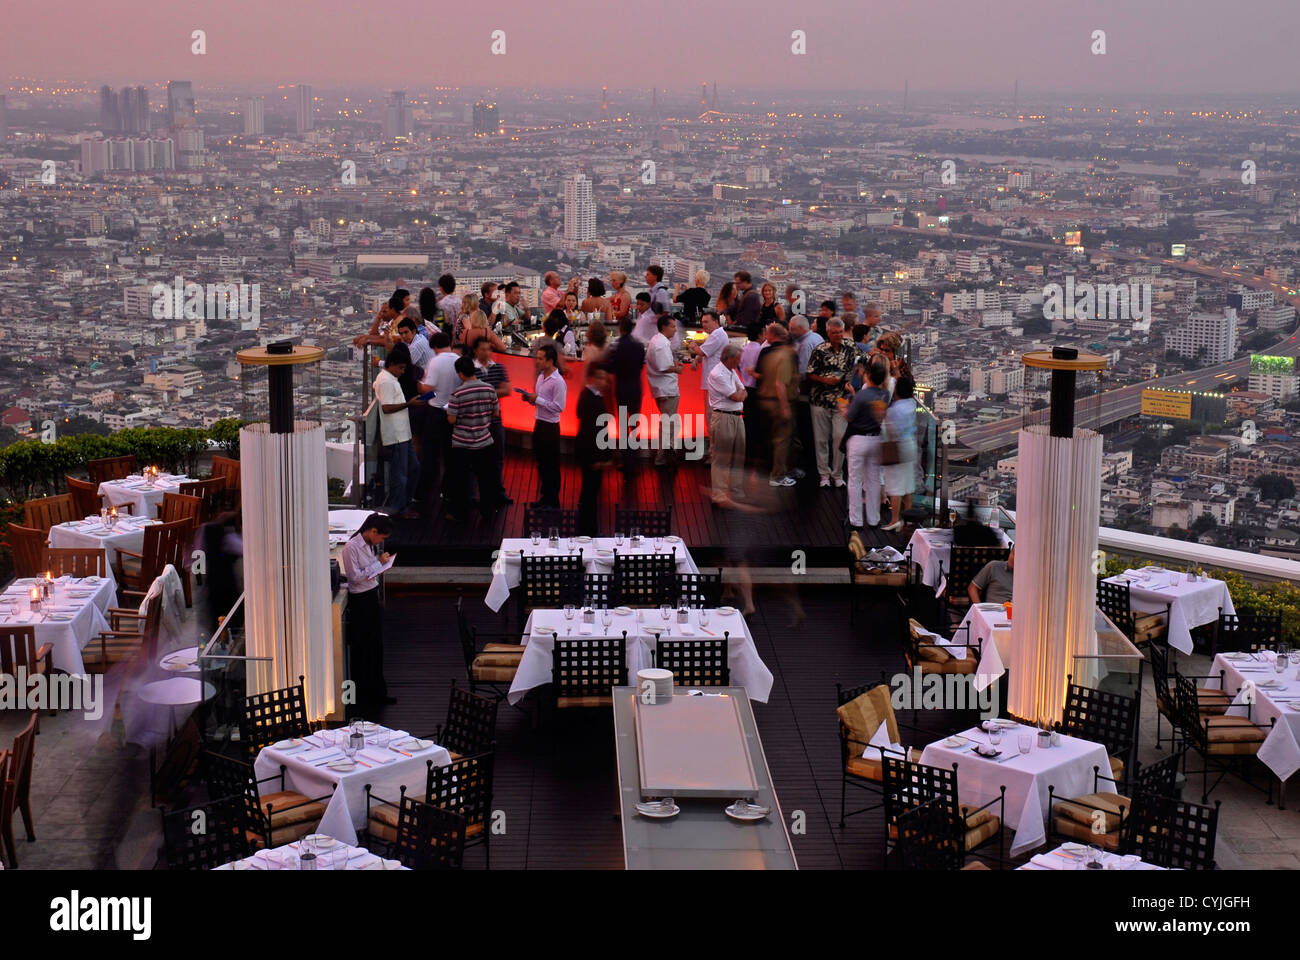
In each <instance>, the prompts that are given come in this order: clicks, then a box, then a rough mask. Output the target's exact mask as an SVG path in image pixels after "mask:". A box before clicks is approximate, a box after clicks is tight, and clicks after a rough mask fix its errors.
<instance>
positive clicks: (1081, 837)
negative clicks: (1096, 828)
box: [1052, 806, 1120, 850]
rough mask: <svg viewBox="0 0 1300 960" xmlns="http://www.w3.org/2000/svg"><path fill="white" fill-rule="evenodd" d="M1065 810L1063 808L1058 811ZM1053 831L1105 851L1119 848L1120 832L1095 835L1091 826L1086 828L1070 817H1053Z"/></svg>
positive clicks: (1114, 831)
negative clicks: (1094, 845)
mask: <svg viewBox="0 0 1300 960" xmlns="http://www.w3.org/2000/svg"><path fill="white" fill-rule="evenodd" d="M1063 808H1064V807H1063V806H1062V807H1058V808H1057V809H1058V810H1059V809H1063ZM1052 829H1053V830H1054V831H1055V832H1056V833H1058V834H1060V835H1061V836H1063V837H1069V838H1070V839H1071V840H1077V841H1078V842H1079V843H1088V844H1096V845H1097V846H1099V847H1101V848H1103V849H1105V850H1117V849H1118V848H1119V841H1120V832H1119V831H1118V830H1113V831H1111V832H1110V833H1093V832H1092V825H1091V824H1089V825H1087V826H1085V825H1083V824H1082V823H1079V822H1078V821H1075V820H1071V819H1069V818H1068V817H1053V818H1052Z"/></svg>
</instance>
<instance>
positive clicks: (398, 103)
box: [384, 90, 411, 140]
mask: <svg viewBox="0 0 1300 960" xmlns="http://www.w3.org/2000/svg"><path fill="white" fill-rule="evenodd" d="M410 135H411V122H410V111H408V110H407V108H406V91H405V90H394V91H393V92H392V93H390V94H389V95H388V100H387V102H386V103H385V105H384V139H385V140H396V139H397V138H398V137H409V136H410Z"/></svg>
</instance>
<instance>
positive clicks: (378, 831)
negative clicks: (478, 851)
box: [367, 803, 483, 843]
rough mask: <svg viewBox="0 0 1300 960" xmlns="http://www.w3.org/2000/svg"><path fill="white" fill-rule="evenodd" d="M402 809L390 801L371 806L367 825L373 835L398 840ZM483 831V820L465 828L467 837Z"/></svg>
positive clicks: (468, 838) (473, 836)
mask: <svg viewBox="0 0 1300 960" xmlns="http://www.w3.org/2000/svg"><path fill="white" fill-rule="evenodd" d="M400 818H401V810H400V809H398V808H397V807H395V806H393V805H392V804H390V803H381V804H375V805H374V806H372V807H371V808H370V822H369V825H368V827H367V830H368V832H369V833H370V835H371V836H372V837H374V838H375V839H377V840H380V841H382V842H383V843H393V842H394V841H396V840H397V823H398V820H399V819H400ZM482 833H483V821H482V820H480V821H479V822H478V823H471V824H469V825H468V826H466V828H465V839H466V840H472V839H473V838H475V837H477V836H479V835H480V834H482Z"/></svg>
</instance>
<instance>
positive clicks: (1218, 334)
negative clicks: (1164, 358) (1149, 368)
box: [1165, 307, 1237, 364]
mask: <svg viewBox="0 0 1300 960" xmlns="http://www.w3.org/2000/svg"><path fill="white" fill-rule="evenodd" d="M1165 349H1166V350H1172V351H1174V352H1175V353H1177V354H1178V355H1179V356H1182V357H1188V358H1193V359H1195V358H1199V359H1202V360H1203V361H1204V362H1205V363H1207V364H1214V363H1227V362H1228V361H1229V360H1231V359H1232V358H1233V356H1234V355H1236V353H1237V311H1236V310H1234V309H1233V308H1232V307H1226V308H1225V309H1224V311H1223V313H1222V314H1213V313H1193V314H1192V315H1191V316H1190V317H1188V318H1187V319H1186V320H1185V321H1184V322H1183V323H1182V325H1181V326H1179V327H1177V328H1175V329H1174V330H1173V331H1172V332H1171V333H1167V334H1165Z"/></svg>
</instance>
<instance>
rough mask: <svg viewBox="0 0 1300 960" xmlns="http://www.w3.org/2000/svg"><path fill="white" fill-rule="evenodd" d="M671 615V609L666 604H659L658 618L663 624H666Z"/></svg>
mask: <svg viewBox="0 0 1300 960" xmlns="http://www.w3.org/2000/svg"><path fill="white" fill-rule="evenodd" d="M672 615H673V608H672V607H671V606H669V605H668V604H666V603H661V604H659V617H660V619H661V620H663V622H664V623H667V622H668V621H669V619H671V617H672Z"/></svg>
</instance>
